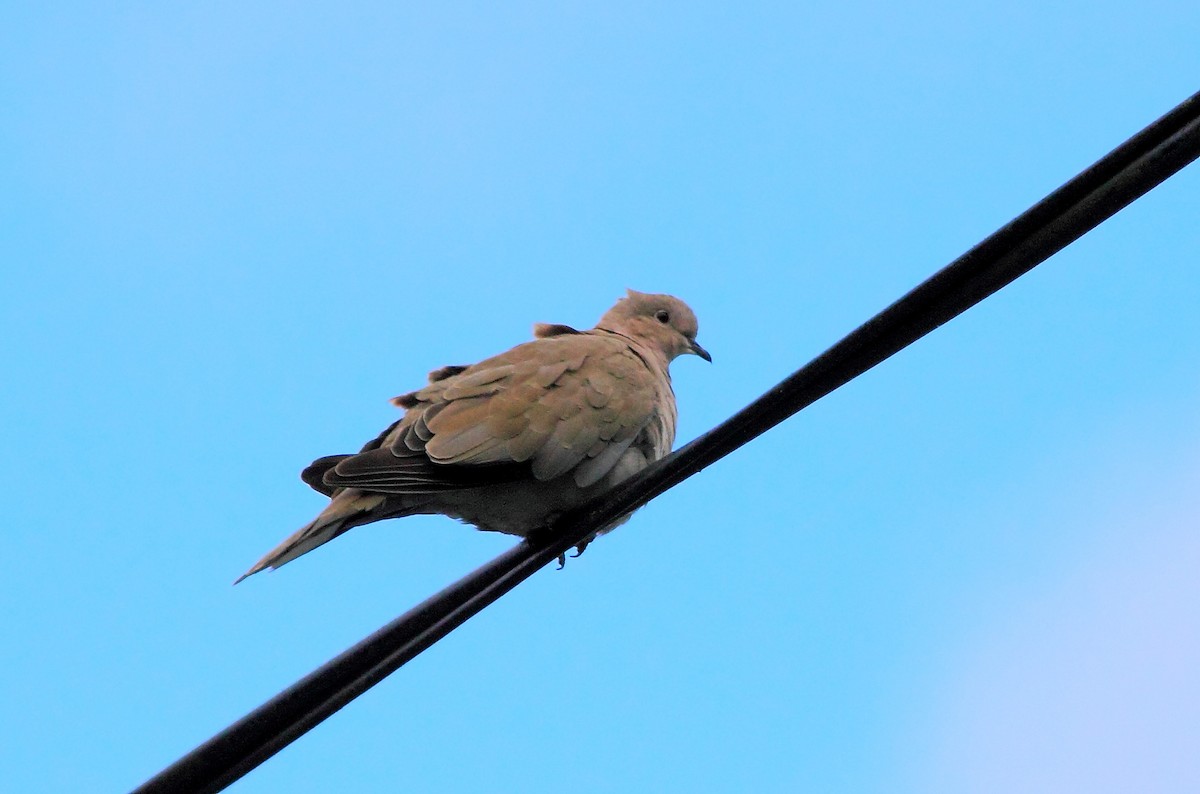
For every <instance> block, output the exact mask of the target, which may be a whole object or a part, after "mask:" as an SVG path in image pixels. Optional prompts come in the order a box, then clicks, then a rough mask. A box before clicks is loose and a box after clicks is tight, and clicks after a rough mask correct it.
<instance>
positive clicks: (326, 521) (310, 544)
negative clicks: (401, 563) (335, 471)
mask: <svg viewBox="0 0 1200 794" xmlns="http://www.w3.org/2000/svg"><path fill="white" fill-rule="evenodd" d="M386 500H387V497H386V496H385V495H384V494H376V493H363V492H362V491H359V490H357V489H354V488H347V489H345V490H344V491H342V492H341V493H339V494H338V495H337V496H335V497H334V498H333V501H331V502H330V503H329V506H328V507H326V508H325V509H324V510H323V511H321V514H320V515H319V516H317V517H316V518H315V519H313V520H312V522H310V523H308V524H306V525H305V526H303V527H301V528H300V529H299V530H297V531H296V532H294V533H292V534H291V535H290V536H288V538H287V539H286V540H284V541H283V542H282V543H280V544H279V545H278V546H276V547H275V548H273V549H271V550H270V551H269V552H267V553H266V554H265V555H264V556H263V558H262V559H261V560H259V561H258V562H256V563H254V565H253V566H251V568H250V570H248V571H246V572H245V573H244V574H242V575H241V576H239V577H238V578H237V580H236V581H234V584H237V583H238V582H240V581H242V580H243V579H245V578H246V577H247V576H253V575H254V574H256V573H258V572H259V571H263V570H266V569H267V568H271V569H272V570H274V569H275V568H278V567H279V566H281V565H284V564H286V563H289V562H291V561H292V560H294V559H296V558H297V557H299V556H300V555H301V554H306V553H307V552H310V551H312V550H313V549H315V548H316V547H317V546H320V545H322V544H325V543H328V542H329V541H331V540H333V539H334V538H336V537H337V536H338V535H340V534H342V533H343V532H345V531H346V530H348V529H350V528H351V527H356V526H358V525H360V524H366V523H368V522H369V521H374V520H376V517H371V518H367V515H368V514H370V513H371V512H372V511H374V510H376V509H377V508H378V507H380V506H381V505H382V504H383V503H384V502H385V501H386ZM389 515H390V514H389ZM382 517H383V516H378V518H382ZM363 519H366V520H363Z"/></svg>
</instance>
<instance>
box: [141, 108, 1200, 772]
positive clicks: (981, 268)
mask: <svg viewBox="0 0 1200 794" xmlns="http://www.w3.org/2000/svg"><path fill="white" fill-rule="evenodd" d="M1197 156H1200V94H1196V95H1194V96H1192V97H1190V98H1189V99H1187V100H1186V101H1184V102H1183V103H1181V104H1180V105H1179V106H1178V107H1176V108H1175V109H1174V110H1172V111H1171V112H1170V113H1168V114H1166V115H1165V116H1163V117H1162V118H1161V119H1159V120H1158V121H1156V122H1154V123H1153V124H1151V125H1150V126H1149V127H1147V128H1146V129H1144V130H1142V131H1141V132H1139V133H1138V134H1137V135H1135V136H1134V137H1132V138H1130V139H1129V140H1128V141H1126V142H1125V143H1123V144H1121V146H1119V147H1117V148H1116V149H1114V150H1113V151H1112V152H1110V153H1109V154H1108V155H1106V156H1105V157H1104V158H1102V159H1101V160H1099V161H1098V162H1096V163H1095V164H1094V165H1092V166H1091V167H1090V168H1088V169H1087V170H1085V171H1083V172H1082V173H1080V174H1079V175H1078V176H1076V177H1075V178H1074V179H1072V180H1071V181H1070V182H1067V183H1066V184H1065V185H1063V186H1062V187H1060V188H1059V189H1058V190H1056V191H1054V192H1053V193H1051V194H1050V195H1049V196H1047V197H1046V198H1045V199H1043V200H1042V201H1040V202H1039V203H1037V204H1036V205H1034V206H1033V207H1031V208H1030V209H1029V210H1027V211H1026V212H1024V213H1023V214H1021V215H1020V216H1018V217H1017V218H1016V219H1014V220H1013V221H1012V222H1010V223H1009V224H1008V225H1006V226H1004V227H1003V228H1002V229H1000V230H999V231H997V232H996V233H994V234H993V235H991V236H990V237H988V238H987V239H986V240H984V241H983V242H981V243H980V244H979V245H977V246H975V247H974V248H972V249H971V250H970V251H968V252H967V253H965V254H963V255H962V256H961V257H959V258H958V259H956V260H955V261H954V262H952V263H951V264H950V265H948V266H947V267H945V268H944V269H942V270H940V271H939V272H937V273H935V274H934V275H933V276H932V277H931V278H929V279H928V280H926V281H925V282H923V283H922V284H920V285H919V286H918V287H917V288H916V289H914V290H912V291H911V292H909V293H908V294H907V295H905V296H904V297H903V298H901V299H900V300H898V301H896V302H895V303H893V304H892V305H891V306H889V307H888V308H887V309H885V310H884V311H882V312H880V313H879V314H877V315H875V316H874V317H872V318H871V319H870V320H868V321H867V322H866V323H865V324H863V325H862V326H861V327H859V328H858V329H856V330H855V331H854V332H853V333H851V334H850V335H849V336H847V337H846V338H844V339H843V340H841V341H840V342H838V343H837V344H836V345H834V346H833V347H831V348H829V349H828V350H827V351H825V352H824V353H822V354H821V355H820V356H818V357H817V358H815V359H814V360H813V361H811V362H810V363H809V364H807V365H806V366H804V367H803V368H801V369H800V370H797V371H796V372H795V373H794V374H792V375H791V376H790V377H788V378H787V379H786V380H784V381H783V382H781V383H780V384H779V385H777V386H775V387H774V388H773V389H771V390H770V391H768V392H767V393H766V394H764V395H763V396H762V397H760V398H759V399H757V400H755V401H754V402H753V403H751V404H750V405H748V406H747V407H745V408H743V409H742V410H741V411H739V412H738V413H737V414H735V415H734V416H732V417H730V418H729V419H728V420H726V421H725V422H723V423H721V424H720V425H718V426H717V427H715V428H713V429H712V430H710V431H709V432H707V433H705V434H704V435H702V436H700V437H699V438H697V439H696V440H694V441H692V442H691V443H690V444H688V445H686V446H684V447H683V448H681V449H679V450H677V451H676V452H675V453H673V454H671V455H669V456H668V457H666V458H664V459H663V460H661V461H658V462H657V463H655V464H654V465H652V466H650V467H649V468H647V469H646V470H645V471H643V472H641V474H639V475H638V476H636V477H633V478H631V479H630V480H627V481H626V482H624V483H622V484H620V485H619V486H617V487H616V488H613V489H612V490H611V491H609V492H607V493H606V494H604V495H603V496H602V497H600V498H599V499H598V500H596V501H595V502H593V503H592V504H591V505H590V506H587V507H585V508H584V509H581V510H578V511H575V512H573V513H571V514H569V515H567V516H565V517H564V518H563V519H562V520H561V521H559V522H558V523H557V524H556V526H555V529H554V531H553V532H552V533H548V534H547V535H546V536H544V537H540V538H536V539H532V540H527V541H523V542H521V543H520V544H518V545H517V546H515V547H513V548H512V549H510V550H509V551H507V552H505V553H504V554H502V555H500V556H499V557H497V558H496V559H495V560H492V561H491V562H490V563H488V564H487V565H484V566H483V567H481V568H479V569H478V570H476V571H475V572H473V573H471V574H470V575H468V576H466V577H465V578H463V579H461V580H459V581H458V582H456V583H455V584H453V585H451V586H450V587H447V588H446V589H445V590H442V591H441V592H440V593H438V594H436V595H434V596H433V597H431V598H429V599H428V600H426V601H425V602H423V603H422V604H420V605H418V606H416V607H414V608H413V609H411V610H410V611H408V612H407V613H405V614H404V615H402V616H400V617H399V618H397V619H396V620H394V621H392V622H391V623H389V624H388V625H387V626H385V627H383V628H382V629H380V630H379V631H377V632H375V633H374V634H372V635H371V636H370V637H368V638H367V639H365V640H363V641H362V642H360V643H359V644H358V645H355V646H354V647H353V648H351V649H350V650H348V651H346V652H345V653H343V654H342V655H340V656H338V657H337V658H336V659H333V660H332V661H330V662H329V663H328V664H326V665H324V666H323V667H321V668H320V669H318V670H316V671H315V672H313V673H312V674H310V675H309V676H307V677H306V678H304V679H302V680H300V681H299V682H297V683H296V684H295V685H293V686H292V687H290V688H288V689H286V690H284V691H283V692H281V693H280V694H279V695H277V696H276V697H274V698H272V699H271V700H269V701H267V702H266V703H264V704H263V705H262V706H260V707H259V708H257V709H255V710H254V711H252V712H251V713H250V714H248V715H246V716H245V717H243V718H242V719H241V720H239V721H237V722H235V723H234V724H232V725H230V726H229V727H228V728H226V729H225V730H224V731H222V732H221V733H219V734H217V735H216V736H214V737H213V738H211V739H209V740H208V741H207V742H205V743H204V744H202V745H200V746H199V747H197V748H196V749H195V750H193V751H192V752H190V753H188V754H187V755H185V756H184V757H182V758H180V759H179V760H178V761H176V762H175V763H174V764H172V765H171V766H169V767H167V768H166V769H164V770H163V771H162V772H160V773H159V774H158V775H156V776H155V777H154V778H152V779H151V780H149V781H147V782H146V783H145V784H143V785H142V786H141V787H140V788H139V789H137V791H138V792H142V794H149V793H150V792H172V793H173V794H174V793H177V792H192V791H196V792H211V791H220V790H221V789H223V788H225V787H226V786H228V785H230V784H231V783H233V782H234V781H236V780H237V779H239V778H240V777H242V776H243V775H245V774H246V773H247V772H249V771H250V770H251V769H254V768H255V767H256V766H258V765H259V764H261V763H262V762H263V761H265V760H266V759H268V758H270V757H271V756H272V755H274V754H275V753H277V752H279V750H281V749H283V748H284V747H286V746H287V745H288V744H290V743H291V742H292V741H293V740H295V739H296V738H298V737H299V736H301V735H303V734H304V733H305V732H307V731H308V730H309V729H310V728H312V727H313V726H315V725H316V724H317V723H319V722H321V721H322V720H324V719H325V718H326V717H328V716H329V715H330V714H332V713H333V712H335V711H337V710H338V709H340V708H341V707H342V706H344V705H346V704H347V703H349V702H350V701H351V700H353V699H354V698H355V697H357V696H358V695H360V694H362V693H363V692H365V691H366V690H367V689H369V688H370V687H372V686H373V685H375V684H376V683H378V682H379V681H381V680H382V679H383V678H384V677H386V676H387V675H389V674H390V673H392V672H394V671H395V670H396V669H397V668H399V667H400V666H401V665H403V664H404V663H405V662H407V661H409V660H410V659H412V658H413V657H414V656H416V655H417V654H419V653H420V652H421V651H423V650H425V649H426V648H428V647H429V646H430V645H432V644H433V643H435V642H437V641H438V640H439V639H441V638H442V637H444V636H446V635H447V634H448V633H450V632H451V631H452V630H453V629H454V628H456V627H457V626H459V625H460V624H461V623H463V622H464V621H465V620H467V619H468V618H469V617H471V616H472V615H474V614H475V613H477V612H479V611H480V610H481V609H483V608H484V607H485V606H487V605H488V604H490V603H492V602H493V601H495V600H496V599H497V598H499V597H500V596H502V595H504V594H505V593H507V592H508V591H509V590H511V589H512V588H513V587H515V586H516V585H517V584H519V583H520V582H521V581H523V580H524V579H526V578H527V577H528V576H530V575H531V574H533V572H534V571H537V570H538V569H540V568H541V567H542V566H544V565H545V564H546V563H548V562H550V561H551V560H554V559H556V558H557V557H558V556H559V555H560V554H563V553H565V552H567V551H568V550H570V549H571V548H572V547H574V546H575V545H577V544H578V543H580V542H581V541H582V540H583V539H584V538H586V537H588V536H589V535H590V534H591V533H592V532H593V531H594V530H595V528H596V527H600V526H604V525H605V524H607V523H609V522H611V521H613V520H614V519H616V518H617V517H618V516H621V515H623V514H625V513H627V512H629V511H630V510H633V509H635V508H637V507H639V506H641V505H643V504H645V503H646V502H648V501H650V500H651V499H653V498H654V497H655V496H658V495H659V494H661V493H663V492H664V491H666V490H667V489H669V488H671V487H672V486H674V485H676V484H677V483H679V482H682V481H683V480H685V479H687V478H688V477H690V476H691V475H693V474H695V473H696V472H698V471H700V470H701V469H703V468H704V467H706V466H708V465H709V464H711V463H713V462H715V461H717V460H719V459H720V458H722V457H724V456H725V455H728V454H729V453H730V452H732V451H733V450H735V449H737V448H738V447H740V446H742V445H743V444H745V443H747V442H748V441H750V440H751V439H753V438H756V437H757V436H759V435H761V434H762V433H765V432H766V431H767V430H769V429H771V428H772V427H774V426H775V425H777V424H779V423H780V422H782V421H783V420H784V419H787V418H788V417H789V416H791V415H792V414H794V413H796V412H797V411H799V410H801V409H802V408H804V407H806V406H808V405H811V404H812V403H813V402H815V401H816V400H819V399H820V398H821V397H823V396H825V395H826V394H828V393H829V392H831V391H833V390H834V389H836V388H838V387H839V386H842V385H843V384H845V383H846V382H848V381H850V380H851V379H852V378H855V377H857V376H858V375H860V374H862V373H863V372H866V371H867V370H868V369H870V368H871V367H873V366H875V365H876V364H878V363H879V362H881V361H883V360H884V359H886V358H888V357H889V356H891V355H892V354H893V353H895V352H897V351H898V350H901V349H902V348H904V347H906V346H908V345H909V344H911V343H912V342H914V341H916V340H917V339H920V338H921V337H922V336H924V335H925V334H927V333H929V332H930V331H932V330H934V329H935V328H937V327H939V326H940V325H942V324H943V323H945V322H947V321H948V320H950V319H952V318H953V317H955V316H957V315H958V314H960V313H962V312H963V311H965V310H967V309H969V308H970V307H971V306H974V305H975V304H976V303H978V302H979V301H981V300H983V299H984V298H986V297H987V296H989V295H991V294H992V293H993V292H995V291H996V290H998V289H1000V288H1001V287H1004V286H1005V285H1007V284H1009V283H1010V282H1012V281H1013V280H1014V279H1016V278H1018V277H1019V276H1021V275H1023V274H1024V273H1026V272H1028V271H1029V270H1031V269H1032V268H1034V267H1035V266H1037V265H1038V264H1040V263H1041V262H1043V261H1045V260H1046V259H1048V258H1049V257H1050V256H1052V255H1054V254H1055V253H1056V252H1058V251H1060V250H1061V249H1062V248H1064V247H1065V246H1067V245H1068V244H1070V243H1071V242H1073V241H1074V240H1076V239H1078V238H1079V237H1080V236H1081V235H1083V234H1085V233H1086V232H1088V231H1090V230H1091V229H1093V228H1095V227H1096V226H1097V225H1099V224H1100V223H1102V222H1103V221H1104V220H1106V219H1107V218H1109V217H1111V216H1112V215H1113V214H1114V213H1116V212H1117V211H1119V210H1120V209H1121V208H1122V207H1124V206H1126V205H1127V204H1129V203H1130V202H1131V201H1133V200H1134V199H1136V198H1138V197H1139V196H1141V195H1143V194H1144V193H1146V192H1147V191H1149V190H1150V189H1152V188H1153V187H1154V186H1156V185H1157V184H1159V183H1160V182H1162V181H1163V180H1164V179H1166V178H1168V177H1169V176H1171V175H1172V174H1174V173H1176V172H1177V171H1179V170H1180V169H1181V168H1183V167H1184V166H1186V165H1187V164H1188V163H1190V162H1191V161H1193V160H1195V159H1196V158H1197Z"/></svg>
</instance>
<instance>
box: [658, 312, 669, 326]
mask: <svg viewBox="0 0 1200 794" xmlns="http://www.w3.org/2000/svg"><path fill="white" fill-rule="evenodd" d="M654 319H655V320H658V321H659V322H660V323H662V324H663V325H666V324H667V323H669V322H671V315H669V314H667V310H666V309H659V310H658V311H656V312H655V313H654Z"/></svg>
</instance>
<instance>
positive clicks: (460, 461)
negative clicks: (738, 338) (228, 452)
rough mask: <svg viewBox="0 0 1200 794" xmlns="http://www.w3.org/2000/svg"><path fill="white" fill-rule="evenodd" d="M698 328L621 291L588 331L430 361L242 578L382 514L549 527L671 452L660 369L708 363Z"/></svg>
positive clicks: (667, 303)
mask: <svg viewBox="0 0 1200 794" xmlns="http://www.w3.org/2000/svg"><path fill="white" fill-rule="evenodd" d="M698 328H699V326H698V324H697V322H696V315H695V314H694V313H693V312H692V310H691V309H689V308H688V306H687V304H685V303H684V302H683V301H681V300H679V299H678V298H675V297H672V296H670V295H649V294H646V293H642V292H635V291H634V290H628V291H627V294H626V295H625V297H623V298H621V299H620V300H619V301H617V304H616V305H615V306H613V307H612V308H611V309H609V310H608V311H607V312H606V313H605V314H604V316H603V317H601V318H600V322H599V323H597V324H596V327H595V328H593V329H591V330H590V331H577V330H575V329H574V328H571V327H570V326H567V325H549V324H544V323H538V324H537V325H535V326H534V337H535V339H534V340H533V341H532V342H526V343H524V344H521V345H517V346H516V347H514V348H512V349H511V350H508V351H506V352H504V353H501V354H500V355H498V356H493V357H492V358H488V359H485V360H483V361H480V362H479V363H478V364H472V365H470V366H452V367H442V368H441V369H438V370H434V371H433V372H431V373H429V385H427V386H425V387H424V388H423V389H419V390H418V391H414V392H410V393H408V394H404V395H401V396H399V397H396V398H395V399H393V400H392V402H393V403H394V404H395V405H397V406H398V407H400V408H403V409H404V416H403V417H401V418H400V420H399V421H397V422H395V423H393V424H392V425H391V426H390V427H388V428H387V429H386V430H384V431H383V433H381V434H380V435H379V437H378V438H376V439H374V440H373V441H370V442H369V443H368V444H367V445H366V446H364V447H363V448H362V450H361V451H360V452H359V453H358V454H357V455H330V456H328V457H324V458H318V459H317V460H315V461H313V463H312V465H310V466H309V467H308V468H307V469H305V470H304V472H303V473H302V474H301V475H300V476H301V478H302V479H303V480H304V482H306V483H308V484H309V485H311V486H312V487H313V488H315V489H316V490H318V491H320V492H321V493H323V494H325V495H326V496H329V497H331V501H330V503H329V506H328V507H326V508H325V509H324V510H323V511H322V512H321V513H320V515H318V516H317V517H316V518H315V519H313V521H312V522H311V523H309V524H307V525H305V526H304V527H302V528H301V529H300V530H299V531H297V532H296V533H295V534H293V535H292V536H291V537H289V538H287V539H286V540H284V541H283V542H282V543H280V544H279V545H278V546H276V547H275V548H274V549H272V550H271V551H269V552H268V553H267V554H266V556H264V557H263V558H262V559H261V560H259V561H258V562H256V563H255V564H254V566H253V567H251V568H250V570H248V571H247V572H246V573H245V574H243V575H242V576H241V577H240V578H239V579H238V580H237V582H240V581H242V579H245V578H246V577H247V576H250V575H252V574H255V573H258V572H259V571H261V570H264V569H266V568H272V569H273V568H278V567H279V566H281V565H283V564H284V563H287V562H290V561H292V560H294V559H296V558H297V557H299V556H300V555H301V554H304V553H306V552H309V551H312V550H313V549H315V548H316V547H317V546H320V545H321V544H323V543H327V542H328V541H330V540H333V539H334V538H336V537H337V536H338V535H340V534H342V533H343V532H345V531H346V530H348V529H351V528H352V527H356V526H359V525H361V524H368V523H371V522H373V521H380V520H382V519H385V518H399V517H401V516H410V515H418V514H433V513H436V514H441V515H446V516H450V517H452V518H457V519H461V520H462V521H465V522H467V523H470V524H474V525H475V526H477V527H479V528H480V529H484V530H489V531H494V532H505V533H508V534H510V535H520V536H527V535H529V534H531V533H533V532H536V531H538V530H540V529H543V528H545V527H547V526H549V525H550V524H551V523H552V522H553V521H554V519H555V518H556V517H557V516H559V515H561V514H562V513H564V512H566V511H567V510H570V509H571V508H574V507H578V506H579V505H582V504H584V503H585V502H587V501H589V500H590V499H593V498H594V497H596V496H597V495H599V494H600V493H602V492H603V491H605V490H607V489H609V488H611V487H612V486H613V485H615V484H617V483H618V482H620V481H621V480H624V479H625V478H627V477H629V476H630V475H632V474H635V473H636V472H638V471H641V470H642V469H644V468H645V467H646V466H648V465H649V464H650V463H651V462H652V461H655V460H658V459H659V458H661V457H663V456H664V455H666V454H667V453H668V452H670V451H671V445H672V444H673V443H674V441H675V420H676V410H675V393H674V392H673V391H672V389H671V376H670V374H669V372H668V371H667V367H668V365H669V364H670V363H671V362H672V361H673V360H674V359H675V358H677V357H678V356H681V355H683V354H685V353H691V354H693V355H697V356H700V357H701V358H703V359H704V360H705V361H712V357H711V356H710V355H709V354H708V352H707V351H706V350H705V349H704V348H703V347H701V346H700V345H699V344H698V343H697V342H696V333H697V330H698ZM626 518H627V517H626ZM624 520H626V519H622V520H621V521H618V522H616V523H614V524H612V525H611V526H607V527H604V528H602V529H601V530H600V531H599V532H598V533H597V534H600V533H603V532H607V531H609V530H611V529H612V528H613V527H615V526H617V525H618V524H620V523H622V522H623V521H624ZM594 537H595V536H594V535H593V538H594ZM591 540H592V538H588V539H587V540H585V541H584V542H583V543H582V544H580V545H579V546H578V547H577V552H576V553H577V554H578V553H582V551H583V548H584V547H585V546H586V545H587V544H588V543H589V542H590V541H591ZM237 582H234V584H237Z"/></svg>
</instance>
